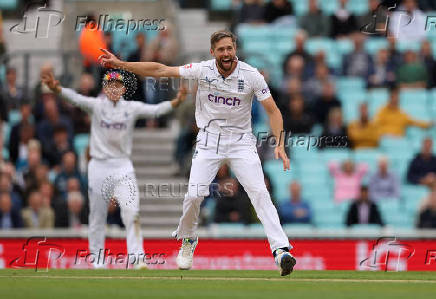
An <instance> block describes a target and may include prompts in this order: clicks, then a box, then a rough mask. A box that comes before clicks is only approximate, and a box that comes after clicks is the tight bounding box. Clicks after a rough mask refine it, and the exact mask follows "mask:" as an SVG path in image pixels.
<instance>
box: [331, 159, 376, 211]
mask: <svg viewBox="0 0 436 299" xmlns="http://www.w3.org/2000/svg"><path fill="white" fill-rule="evenodd" d="M328 167H329V171H330V174H331V176H332V177H333V180H334V200H335V202H336V203H341V202H344V201H348V200H351V199H354V198H358V196H359V188H360V186H361V183H362V179H363V177H364V176H365V175H366V174H367V172H368V165H366V164H365V163H359V164H357V166H355V165H354V162H353V161H351V160H345V161H344V162H343V163H342V165H341V166H339V164H338V163H336V162H330V163H329V164H328Z"/></svg>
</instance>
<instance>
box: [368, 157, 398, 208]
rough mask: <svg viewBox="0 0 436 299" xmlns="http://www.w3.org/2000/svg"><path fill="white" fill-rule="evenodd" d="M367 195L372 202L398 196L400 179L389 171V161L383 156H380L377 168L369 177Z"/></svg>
mask: <svg viewBox="0 0 436 299" xmlns="http://www.w3.org/2000/svg"><path fill="white" fill-rule="evenodd" d="M369 195H370V196H369V197H370V198H371V200H372V201H374V202H378V201H380V200H383V199H391V198H395V199H398V198H399V197H400V181H399V180H398V177H397V176H396V175H395V174H394V173H393V172H391V171H389V161H388V158H387V157H385V156H383V157H380V159H379V160H378V170H377V172H376V173H375V174H374V175H373V176H371V178H370V179H369Z"/></svg>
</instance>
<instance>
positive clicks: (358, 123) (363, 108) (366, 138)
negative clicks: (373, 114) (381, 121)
mask: <svg viewBox="0 0 436 299" xmlns="http://www.w3.org/2000/svg"><path fill="white" fill-rule="evenodd" d="M359 112H360V115H359V119H358V120H355V121H353V122H351V123H350V124H349V125H348V130H347V132H348V139H349V141H350V143H351V144H350V145H351V147H352V148H353V149H361V148H374V147H377V146H378V142H379V134H378V131H377V126H376V125H375V123H374V122H373V121H371V120H370V119H369V113H368V104H367V103H366V102H364V103H361V104H360V106H359Z"/></svg>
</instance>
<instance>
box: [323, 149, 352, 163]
mask: <svg viewBox="0 0 436 299" xmlns="http://www.w3.org/2000/svg"><path fill="white" fill-rule="evenodd" d="M319 153H320V155H321V158H322V159H323V160H324V163H329V162H332V161H335V162H339V163H341V162H343V161H344V160H346V159H350V158H351V152H350V151H349V150H347V149H325V150H322V151H319Z"/></svg>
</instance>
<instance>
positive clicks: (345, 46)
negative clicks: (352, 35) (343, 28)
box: [335, 39, 354, 55]
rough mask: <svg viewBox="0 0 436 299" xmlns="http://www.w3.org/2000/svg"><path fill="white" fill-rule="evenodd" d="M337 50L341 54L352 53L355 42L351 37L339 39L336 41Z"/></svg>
mask: <svg viewBox="0 0 436 299" xmlns="http://www.w3.org/2000/svg"><path fill="white" fill-rule="evenodd" d="M335 48H336V51H337V52H338V53H339V54H341V55H346V54H350V53H351V52H353V50H354V44H353V42H352V41H351V40H349V39H339V40H337V41H335Z"/></svg>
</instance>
